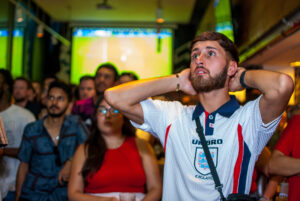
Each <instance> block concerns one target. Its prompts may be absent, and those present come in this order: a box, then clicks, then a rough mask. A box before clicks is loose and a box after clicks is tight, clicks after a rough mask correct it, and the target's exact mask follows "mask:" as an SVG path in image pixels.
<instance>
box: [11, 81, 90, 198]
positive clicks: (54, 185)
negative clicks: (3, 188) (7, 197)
mask: <svg viewBox="0 0 300 201" xmlns="http://www.w3.org/2000/svg"><path fill="white" fill-rule="evenodd" d="M71 100H72V94H71V90H70V89H69V86H68V85H66V84H65V83H62V82H58V81H55V82H53V83H51V84H50V86H49V90H48V98H47V103H46V107H47V111H48V116H46V117H45V118H43V119H41V120H39V121H37V122H35V123H31V124H29V125H28V126H27V127H26V128H25V131H24V135H23V140H22V144H21V147H20V152H19V155H18V158H19V159H20V161H21V163H20V166H19V169H18V174H17V185H16V198H17V199H16V200H30V201H35V200H68V199H67V182H68V179H69V173H70V168H71V159H72V157H73V154H74V152H75V150H76V148H77V146H78V145H80V144H82V143H83V142H84V141H85V139H86V137H87V129H86V127H85V126H84V125H83V124H82V123H81V121H80V119H79V118H78V117H76V116H66V115H65V114H66V110H67V108H68V105H69V103H70V101H71Z"/></svg>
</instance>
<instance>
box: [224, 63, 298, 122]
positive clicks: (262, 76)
mask: <svg viewBox="0 0 300 201" xmlns="http://www.w3.org/2000/svg"><path fill="white" fill-rule="evenodd" d="M244 71H245V70H244V69H243V68H239V70H238V72H237V73H236V75H235V76H234V77H233V78H232V80H231V84H230V87H229V88H230V90H232V88H234V89H233V91H237V90H240V89H238V87H237V86H233V85H234V84H233V83H239V84H240V80H242V82H244V84H245V85H246V86H248V87H251V88H255V89H259V90H260V91H261V92H262V94H263V96H262V98H261V100H260V103H259V108H260V113H261V117H262V120H263V122H264V123H269V122H271V121H272V120H274V119H275V118H276V117H278V116H279V115H280V114H282V113H283V111H284V110H285V108H286V106H287V104H288V102H289V100H290V97H291V95H292V93H293V90H294V84H293V80H292V78H291V77H290V76H288V75H286V74H283V73H279V72H273V71H266V70H249V71H246V72H245V73H244V76H242V79H241V75H242V74H243V72H244Z"/></svg>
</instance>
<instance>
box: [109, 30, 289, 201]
mask: <svg viewBox="0 0 300 201" xmlns="http://www.w3.org/2000/svg"><path fill="white" fill-rule="evenodd" d="M238 60H239V58H238V51H237V49H236V47H235V46H234V44H233V43H232V42H231V41H230V40H229V39H228V38H227V37H226V36H224V35H223V34H220V33H216V32H204V33H202V34H201V35H199V36H197V37H196V38H195V39H194V40H193V42H192V46H191V63H190V68H188V69H185V70H183V71H182V72H181V73H179V74H176V75H170V76H167V77H160V78H153V79H147V80H140V81H133V82H130V83H127V84H124V85H120V86H117V87H114V88H111V89H109V90H107V91H106V92H105V98H106V100H107V102H108V103H109V104H110V105H111V106H112V107H114V108H116V109H118V110H120V112H122V113H123V114H125V115H126V116H127V117H128V118H129V119H131V120H132V122H133V123H134V125H135V126H136V127H138V128H141V129H143V130H145V131H147V132H150V133H152V134H153V135H154V136H156V137H158V138H159V139H160V141H161V143H162V144H163V145H164V149H165V157H166V158H165V166H164V182H163V183H164V185H163V199H162V200H163V201H167V200H172V201H177V200H178V201H182V200H188V201H196V200H197V201H216V200H220V195H219V192H218V191H217V190H216V189H215V183H214V181H213V179H212V175H211V173H210V169H209V166H208V164H207V161H206V158H205V155H204V151H203V148H202V145H201V141H200V139H199V137H198V134H197V132H196V120H197V118H198V117H199V119H200V124H201V126H202V127H203V132H204V134H205V137H206V141H207V144H208V147H209V150H210V152H211V155H212V158H213V161H214V164H215V166H216V169H217V172H218V175H219V177H220V181H221V183H222V184H223V193H224V195H225V197H227V195H228V194H230V193H243V194H247V193H249V190H250V185H251V180H252V172H253V168H254V165H255V161H256V159H257V157H258V155H259V154H260V152H261V150H262V149H263V147H264V146H265V144H266V143H267V141H268V139H269V138H270V137H271V135H272V133H273V131H274V130H275V128H276V126H277V124H278V123H279V121H280V118H281V114H282V112H283V111H284V109H285V107H286V105H287V103H288V101H289V98H290V96H291V94H292V91H293V81H292V79H291V78H290V77H289V76H287V75H285V74H282V73H277V72H271V71H265V70H253V71H246V70H245V69H244V68H238ZM245 86H248V87H253V88H257V89H259V90H260V91H261V92H262V95H261V96H260V97H259V98H257V99H256V100H254V101H251V102H249V103H247V104H246V105H244V106H240V105H239V104H238V102H237V100H236V99H235V97H234V96H230V95H229V91H237V90H242V89H243V88H244V87H245ZM175 90H176V91H178V90H182V91H183V92H185V93H187V94H191V95H197V96H198V99H199V104H198V105H196V106H183V105H182V104H180V103H179V102H164V101H158V100H151V99H147V98H148V97H151V96H155V95H159V94H164V93H168V92H171V91H175Z"/></svg>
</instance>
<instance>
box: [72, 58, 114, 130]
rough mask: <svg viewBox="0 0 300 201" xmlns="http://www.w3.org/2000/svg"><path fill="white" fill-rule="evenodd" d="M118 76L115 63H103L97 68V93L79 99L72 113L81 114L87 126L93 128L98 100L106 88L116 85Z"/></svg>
mask: <svg viewBox="0 0 300 201" xmlns="http://www.w3.org/2000/svg"><path fill="white" fill-rule="evenodd" d="M118 78H119V74H118V71H117V69H116V67H115V66H114V65H112V64H110V63H104V64H101V65H100V66H99V67H98V68H97V70H96V75H95V78H94V80H95V88H96V95H95V96H93V97H91V98H87V99H83V100H79V101H77V102H76V104H75V105H74V106H73V109H72V114H76V115H79V116H80V117H81V118H82V119H83V121H84V122H85V124H86V126H88V127H89V128H91V125H92V117H93V115H94V110H95V109H94V107H95V104H96V102H97V101H98V100H99V98H100V97H102V96H103V93H104V91H105V90H106V89H108V88H110V87H112V86H114V85H115V82H116V81H117V80H118Z"/></svg>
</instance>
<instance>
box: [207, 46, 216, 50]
mask: <svg viewBox="0 0 300 201" xmlns="http://www.w3.org/2000/svg"><path fill="white" fill-rule="evenodd" d="M206 48H207V49H214V50H218V48H215V47H212V46H207V47H206Z"/></svg>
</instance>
